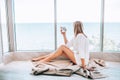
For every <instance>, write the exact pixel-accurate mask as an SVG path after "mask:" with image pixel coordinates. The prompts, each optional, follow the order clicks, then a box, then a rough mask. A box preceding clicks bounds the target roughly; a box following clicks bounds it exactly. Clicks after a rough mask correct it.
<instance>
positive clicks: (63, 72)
mask: <svg viewBox="0 0 120 80" xmlns="http://www.w3.org/2000/svg"><path fill="white" fill-rule="evenodd" d="M32 63H33V67H32V73H31V74H33V75H42V74H43V75H54V76H55V75H57V76H71V75H72V74H77V75H80V76H83V77H85V78H89V79H98V78H105V77H106V75H104V74H102V73H100V72H99V71H98V70H100V69H103V68H104V67H105V66H106V65H105V61H104V60H101V59H91V60H90V61H89V64H88V65H87V66H86V69H83V68H82V67H80V66H78V65H74V64H73V63H72V62H71V61H70V60H52V61H51V62H45V63H40V62H32Z"/></svg>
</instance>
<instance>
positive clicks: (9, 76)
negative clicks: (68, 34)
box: [0, 61, 120, 80]
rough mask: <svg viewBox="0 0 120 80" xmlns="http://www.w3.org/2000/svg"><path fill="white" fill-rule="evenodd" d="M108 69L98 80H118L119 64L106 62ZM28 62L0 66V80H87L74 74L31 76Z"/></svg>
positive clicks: (119, 74)
mask: <svg viewBox="0 0 120 80" xmlns="http://www.w3.org/2000/svg"><path fill="white" fill-rule="evenodd" d="M107 66H108V68H106V69H103V70H101V72H102V73H104V74H105V75H107V76H108V77H107V78H103V79H98V80H120V63H118V62H107ZM31 67H32V64H31V63H30V61H14V62H11V63H9V64H7V65H5V66H3V65H0V80H88V79H86V78H83V77H81V76H78V75H76V74H74V75H72V76H71V77H61V76H47V75H39V76H33V75H31V74H30V73H31Z"/></svg>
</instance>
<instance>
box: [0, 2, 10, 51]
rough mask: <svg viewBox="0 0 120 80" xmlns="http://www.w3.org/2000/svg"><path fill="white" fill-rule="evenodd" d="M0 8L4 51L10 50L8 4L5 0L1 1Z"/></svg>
mask: <svg viewBox="0 0 120 80" xmlns="http://www.w3.org/2000/svg"><path fill="white" fill-rule="evenodd" d="M0 9H1V11H0V12H1V13H0V14H1V15H0V16H1V31H2V42H3V52H8V51H9V47H8V28H7V18H6V6H5V0H1V1H0Z"/></svg>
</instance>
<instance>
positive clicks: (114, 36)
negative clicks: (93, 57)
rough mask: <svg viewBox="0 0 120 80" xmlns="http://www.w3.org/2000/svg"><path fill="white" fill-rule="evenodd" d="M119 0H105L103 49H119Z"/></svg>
mask: <svg viewBox="0 0 120 80" xmlns="http://www.w3.org/2000/svg"><path fill="white" fill-rule="evenodd" d="M119 3H120V0H105V25H104V47H103V49H104V51H120V4H119Z"/></svg>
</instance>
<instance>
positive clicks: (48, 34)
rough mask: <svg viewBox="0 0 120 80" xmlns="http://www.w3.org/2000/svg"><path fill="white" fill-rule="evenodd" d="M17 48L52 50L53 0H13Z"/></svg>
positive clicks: (53, 46)
mask: <svg viewBox="0 0 120 80" xmlns="http://www.w3.org/2000/svg"><path fill="white" fill-rule="evenodd" d="M14 10H15V32H16V45H17V50H40V51H44V50H45V51H47V50H54V49H55V45H54V42H55V39H54V23H53V22H54V0H14Z"/></svg>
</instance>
